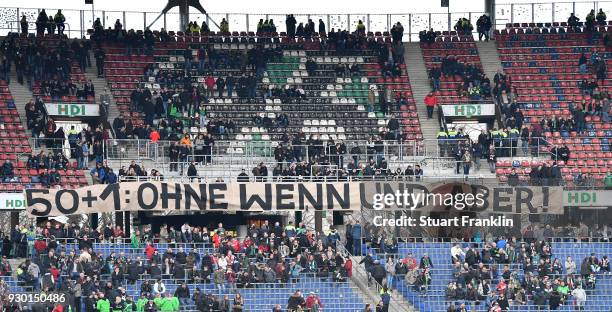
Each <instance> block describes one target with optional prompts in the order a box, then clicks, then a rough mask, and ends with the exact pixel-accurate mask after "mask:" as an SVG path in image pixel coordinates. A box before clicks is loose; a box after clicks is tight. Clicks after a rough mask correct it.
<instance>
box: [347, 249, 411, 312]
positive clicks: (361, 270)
mask: <svg viewBox="0 0 612 312" xmlns="http://www.w3.org/2000/svg"><path fill="white" fill-rule="evenodd" d="M336 250H337V251H339V252H340V253H342V254H343V255H346V256H347V257H348V258H350V259H351V261H352V262H353V276H355V274H356V273H358V275H360V276H363V277H364V278H366V279H367V282H366V286H367V287H368V288H370V286H374V289H375V293H376V295H377V296H380V290H381V289H382V287H383V286H382V285H381V284H379V283H378V282H377V281H376V280H375V279H373V278H372V277H371V276H370V274H369V273H368V272H367V271H366V269H365V267H363V266H361V265H360V264H359V261H357V258H356V257H355V256H354V255H353V254H351V252H349V251H348V250H347V249H346V247H344V245H343V244H342V241H337V242H336ZM391 302H393V297H391ZM377 303H378V302H376V303H375V305H376V304H377ZM391 305H392V304H391V303H390V304H389V306H391ZM396 306H397V307H399V310H397V309H396V310H395V311H400V312H409V311H411V310H410V308H409V307H408V306H404V305H401V304H397V305H396ZM390 311H391V310H390Z"/></svg>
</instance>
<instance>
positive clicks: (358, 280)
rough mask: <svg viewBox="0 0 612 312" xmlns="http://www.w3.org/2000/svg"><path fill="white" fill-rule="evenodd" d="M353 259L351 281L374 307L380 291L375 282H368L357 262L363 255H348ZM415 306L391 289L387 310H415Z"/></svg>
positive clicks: (394, 311)
mask: <svg viewBox="0 0 612 312" xmlns="http://www.w3.org/2000/svg"><path fill="white" fill-rule="evenodd" d="M350 258H351V261H353V276H352V277H351V279H350V280H351V283H352V284H354V285H356V286H357V288H358V289H359V290H360V293H361V294H362V296H364V297H365V302H370V303H371V307H372V308H373V309H374V308H375V307H376V304H377V303H378V301H380V291H379V290H378V289H377V287H376V286H375V285H374V284H375V282H372V283H368V276H367V273H366V271H365V268H364V266H363V264H359V261H361V259H363V257H359V256H350ZM416 311H417V310H416V308H415V307H414V306H412V305H411V304H410V303H409V302H408V301H406V299H405V298H404V296H402V295H401V294H400V293H399V291H397V290H395V289H393V290H391V302H390V303H389V312H416Z"/></svg>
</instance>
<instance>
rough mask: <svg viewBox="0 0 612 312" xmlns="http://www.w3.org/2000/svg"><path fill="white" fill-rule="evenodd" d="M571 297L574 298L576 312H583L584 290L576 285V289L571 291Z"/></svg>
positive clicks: (585, 295)
mask: <svg viewBox="0 0 612 312" xmlns="http://www.w3.org/2000/svg"><path fill="white" fill-rule="evenodd" d="M572 297H574V299H575V302H576V310H577V311H584V304H585V303H586V297H587V294H586V292H585V291H584V289H582V286H580V285H578V287H576V289H574V290H572Z"/></svg>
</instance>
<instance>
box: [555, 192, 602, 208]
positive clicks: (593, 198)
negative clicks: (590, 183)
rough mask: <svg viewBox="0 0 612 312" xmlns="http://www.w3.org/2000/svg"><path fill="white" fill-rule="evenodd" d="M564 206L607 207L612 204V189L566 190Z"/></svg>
mask: <svg viewBox="0 0 612 312" xmlns="http://www.w3.org/2000/svg"><path fill="white" fill-rule="evenodd" d="M563 205H564V206H584V207H599V206H602V207H605V206H611V205H612V192H611V191H586V190H585V191H565V192H563Z"/></svg>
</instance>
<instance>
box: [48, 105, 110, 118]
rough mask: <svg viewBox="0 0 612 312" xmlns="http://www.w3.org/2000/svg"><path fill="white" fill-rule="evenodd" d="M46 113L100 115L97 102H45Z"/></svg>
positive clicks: (80, 115) (73, 115)
mask: <svg viewBox="0 0 612 312" xmlns="http://www.w3.org/2000/svg"><path fill="white" fill-rule="evenodd" d="M45 108H46V109H47V113H48V114H49V115H51V116H65V117H91V116H100V106H99V105H97V104H58V103H45Z"/></svg>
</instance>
